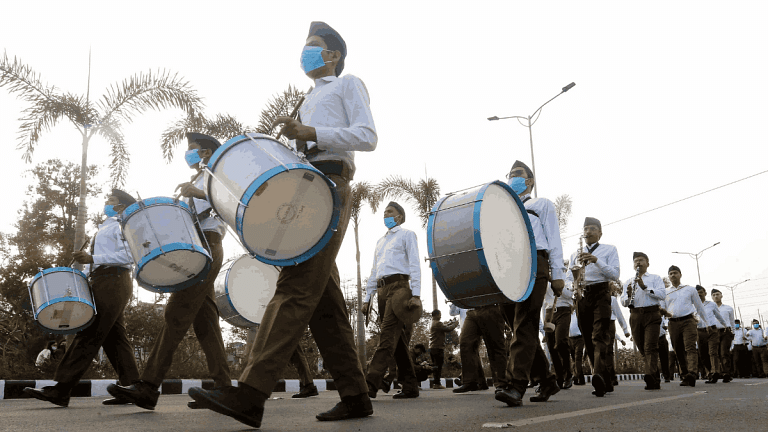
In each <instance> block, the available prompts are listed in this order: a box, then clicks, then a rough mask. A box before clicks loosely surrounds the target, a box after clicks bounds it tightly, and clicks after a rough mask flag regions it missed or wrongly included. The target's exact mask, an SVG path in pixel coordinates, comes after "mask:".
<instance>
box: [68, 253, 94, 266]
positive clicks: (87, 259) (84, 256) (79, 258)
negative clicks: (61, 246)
mask: <svg viewBox="0 0 768 432" xmlns="http://www.w3.org/2000/svg"><path fill="white" fill-rule="evenodd" d="M72 258H73V259H74V260H75V261H76V262H78V263H80V264H91V263H93V257H92V256H91V255H90V254H89V253H88V252H83V251H77V252H75V253H74V254H72Z"/></svg>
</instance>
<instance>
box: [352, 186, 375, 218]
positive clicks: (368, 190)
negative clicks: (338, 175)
mask: <svg viewBox="0 0 768 432" xmlns="http://www.w3.org/2000/svg"><path fill="white" fill-rule="evenodd" d="M363 202H367V203H368V205H369V206H370V207H371V210H372V211H373V213H376V209H377V207H378V205H379V203H380V202H381V197H380V196H379V195H378V194H377V193H376V188H375V187H374V186H372V185H371V184H370V183H368V182H367V181H362V182H356V183H354V184H353V185H352V219H353V220H355V221H357V220H358V218H359V217H360V211H361V210H362V207H363Z"/></svg>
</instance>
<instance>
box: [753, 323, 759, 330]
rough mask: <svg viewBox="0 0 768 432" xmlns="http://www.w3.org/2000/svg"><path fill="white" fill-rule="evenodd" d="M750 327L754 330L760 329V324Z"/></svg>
mask: <svg viewBox="0 0 768 432" xmlns="http://www.w3.org/2000/svg"><path fill="white" fill-rule="evenodd" d="M752 327H754V328H755V330H757V329H758V328H759V327H760V324H752Z"/></svg>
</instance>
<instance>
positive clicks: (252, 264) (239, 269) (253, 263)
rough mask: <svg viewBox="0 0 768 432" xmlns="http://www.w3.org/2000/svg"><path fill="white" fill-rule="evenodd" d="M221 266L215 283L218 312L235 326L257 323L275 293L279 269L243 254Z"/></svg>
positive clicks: (249, 325) (247, 325) (248, 325)
mask: <svg viewBox="0 0 768 432" xmlns="http://www.w3.org/2000/svg"><path fill="white" fill-rule="evenodd" d="M222 268H224V270H222V271H221V272H219V276H218V277H217V278H216V282H215V283H214V290H215V292H216V306H217V307H218V308H219V315H220V316H221V318H223V319H224V321H226V322H228V323H230V324H232V325H233V326H236V327H242V328H250V327H256V326H258V325H259V324H261V319H262V318H263V317H264V310H266V308H267V304H269V301H270V300H272V297H274V295H275V289H276V288H277V277H278V276H279V275H280V270H279V269H278V268H277V267H275V266H272V265H269V264H264V263H263V262H261V261H259V260H257V259H256V258H253V257H251V256H250V255H242V256H240V257H239V258H236V259H234V260H232V261H231V262H230V263H228V264H225V265H224V266H223V267H222Z"/></svg>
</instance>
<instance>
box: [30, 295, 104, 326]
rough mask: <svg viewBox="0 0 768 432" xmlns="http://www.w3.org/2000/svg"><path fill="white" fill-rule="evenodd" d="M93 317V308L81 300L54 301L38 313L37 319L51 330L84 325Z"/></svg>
mask: <svg viewBox="0 0 768 432" xmlns="http://www.w3.org/2000/svg"><path fill="white" fill-rule="evenodd" d="M91 318H93V308H92V307H91V306H89V305H87V304H85V303H83V302H79V301H60V302H58V303H54V304H52V305H50V306H48V307H46V308H45V309H43V310H42V311H40V313H39V314H38V315H37V320H38V321H39V322H40V325H42V326H43V327H45V328H49V329H51V330H70V329H76V328H79V327H82V326H84V325H85V324H87V323H88V321H90V320H91Z"/></svg>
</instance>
